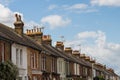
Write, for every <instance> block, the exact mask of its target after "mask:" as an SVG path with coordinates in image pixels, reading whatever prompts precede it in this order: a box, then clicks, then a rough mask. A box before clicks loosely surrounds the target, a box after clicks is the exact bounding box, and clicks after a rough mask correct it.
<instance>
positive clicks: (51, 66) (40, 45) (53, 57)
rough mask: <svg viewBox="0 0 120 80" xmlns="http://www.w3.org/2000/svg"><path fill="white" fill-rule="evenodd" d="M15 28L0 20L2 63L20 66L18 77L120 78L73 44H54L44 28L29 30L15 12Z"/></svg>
mask: <svg viewBox="0 0 120 80" xmlns="http://www.w3.org/2000/svg"><path fill="white" fill-rule="evenodd" d="M15 16H16V21H15V22H14V27H15V28H10V27H9V26H6V25H4V24H2V23H0V62H4V61H7V60H10V61H12V62H13V63H14V64H15V65H17V67H18V69H19V75H18V80H93V78H95V77H103V78H104V79H105V80H120V78H119V76H118V75H117V74H116V73H114V70H113V69H111V68H110V69H108V68H106V66H104V65H103V64H100V63H98V62H96V61H95V60H93V59H92V58H90V57H89V56H86V55H85V54H82V53H80V52H79V51H78V50H72V48H71V47H69V46H68V47H64V44H63V42H61V41H57V42H56V45H55V46H52V39H51V36H50V35H44V34H43V32H42V31H41V28H37V27H34V28H33V29H27V32H26V33H24V32H23V31H24V22H23V21H22V20H21V16H20V15H18V14H16V15H15Z"/></svg>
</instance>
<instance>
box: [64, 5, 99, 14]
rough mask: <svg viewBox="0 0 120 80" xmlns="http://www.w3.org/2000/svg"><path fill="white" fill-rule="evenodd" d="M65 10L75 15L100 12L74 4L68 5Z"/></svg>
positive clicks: (87, 6) (86, 6)
mask: <svg viewBox="0 0 120 80" xmlns="http://www.w3.org/2000/svg"><path fill="white" fill-rule="evenodd" d="M63 9H64V10H68V11H71V12H75V13H91V12H97V11H98V10H97V9H94V8H93V7H91V6H89V5H87V4H83V3H79V4H73V5H71V6H70V5H66V6H63Z"/></svg>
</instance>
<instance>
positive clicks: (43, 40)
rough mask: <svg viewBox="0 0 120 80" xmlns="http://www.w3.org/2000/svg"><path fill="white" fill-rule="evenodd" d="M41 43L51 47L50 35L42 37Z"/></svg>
mask: <svg viewBox="0 0 120 80" xmlns="http://www.w3.org/2000/svg"><path fill="white" fill-rule="evenodd" d="M42 43H44V44H47V45H51V44H52V39H51V36H50V35H43V36H42Z"/></svg>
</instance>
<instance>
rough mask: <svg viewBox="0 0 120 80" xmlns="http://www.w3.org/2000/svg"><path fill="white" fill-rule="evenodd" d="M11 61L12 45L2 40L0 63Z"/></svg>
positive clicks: (0, 42) (0, 41)
mask: <svg viewBox="0 0 120 80" xmlns="http://www.w3.org/2000/svg"><path fill="white" fill-rule="evenodd" d="M8 60H11V44H10V43H8V42H5V41H2V40H0V62H2V61H8Z"/></svg>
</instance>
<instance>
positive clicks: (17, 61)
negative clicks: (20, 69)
mask: <svg viewBox="0 0 120 80" xmlns="http://www.w3.org/2000/svg"><path fill="white" fill-rule="evenodd" d="M18 64H19V52H18V49H16V65H18Z"/></svg>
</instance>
